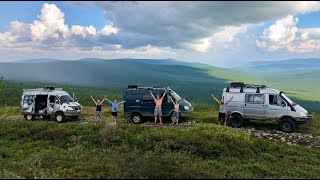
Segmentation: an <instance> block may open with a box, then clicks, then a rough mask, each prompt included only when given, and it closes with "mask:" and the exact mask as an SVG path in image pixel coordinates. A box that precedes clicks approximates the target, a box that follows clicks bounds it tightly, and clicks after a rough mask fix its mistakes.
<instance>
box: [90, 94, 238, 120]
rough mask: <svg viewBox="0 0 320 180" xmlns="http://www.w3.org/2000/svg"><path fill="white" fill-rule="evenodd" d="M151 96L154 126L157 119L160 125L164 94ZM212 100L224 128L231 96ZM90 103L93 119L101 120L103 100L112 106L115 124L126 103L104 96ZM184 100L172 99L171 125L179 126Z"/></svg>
mask: <svg viewBox="0 0 320 180" xmlns="http://www.w3.org/2000/svg"><path fill="white" fill-rule="evenodd" d="M150 94H151V96H152V97H153V100H154V102H155V104H156V105H155V109H154V124H156V123H157V119H158V117H159V121H160V124H163V123H162V108H161V107H162V101H163V99H164V97H165V95H166V92H164V94H163V95H162V97H161V98H160V96H159V95H156V96H155V95H154V94H152V92H151V91H150ZM212 97H213V99H214V100H215V101H216V102H217V103H218V104H219V105H220V107H219V115H218V123H219V124H221V123H224V126H226V123H227V121H226V110H225V108H226V106H227V105H228V103H229V102H230V101H231V100H232V99H233V96H232V97H231V98H230V99H229V100H228V101H226V102H225V101H224V100H223V99H221V100H220V101H219V100H218V99H217V98H216V97H215V96H214V95H212ZM91 98H92V101H93V102H94V103H95V104H96V114H95V118H96V119H98V118H99V119H102V116H101V110H102V109H101V105H102V104H103V102H104V101H105V100H107V101H108V102H109V104H110V105H111V106H112V109H111V116H112V119H113V122H115V123H117V116H118V109H119V106H121V105H122V104H123V103H125V102H126V101H121V102H118V101H117V99H116V98H114V100H113V102H112V101H110V100H109V99H108V98H107V97H106V96H104V98H103V99H102V100H101V101H100V100H99V99H98V100H97V101H96V100H95V99H94V98H93V97H92V96H91ZM184 100H185V99H184V98H183V99H182V100H181V101H180V102H175V101H174V100H173V99H172V98H171V101H172V103H173V105H174V109H173V113H172V116H171V121H172V125H174V124H175V123H176V125H178V124H179V117H180V110H179V109H180V104H181V103H182V102H183V101H184Z"/></svg>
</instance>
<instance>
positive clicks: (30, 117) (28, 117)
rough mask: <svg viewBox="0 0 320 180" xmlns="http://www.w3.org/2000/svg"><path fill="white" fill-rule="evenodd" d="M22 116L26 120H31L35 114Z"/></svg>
mask: <svg viewBox="0 0 320 180" xmlns="http://www.w3.org/2000/svg"><path fill="white" fill-rule="evenodd" d="M24 118H25V119H26V120H28V121H32V120H34V119H35V116H34V115H24Z"/></svg>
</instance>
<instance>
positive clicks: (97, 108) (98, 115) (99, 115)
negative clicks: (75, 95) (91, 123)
mask: <svg viewBox="0 0 320 180" xmlns="http://www.w3.org/2000/svg"><path fill="white" fill-rule="evenodd" d="M106 98H107V97H106V96H104V98H103V99H102V101H100V100H99V99H98V100H97V101H96V100H94V98H93V97H92V96H91V99H92V101H93V102H94V103H95V104H96V114H95V119H96V120H98V118H99V120H101V119H102V116H101V110H102V109H101V105H102V103H103V101H104V100H105V99H106Z"/></svg>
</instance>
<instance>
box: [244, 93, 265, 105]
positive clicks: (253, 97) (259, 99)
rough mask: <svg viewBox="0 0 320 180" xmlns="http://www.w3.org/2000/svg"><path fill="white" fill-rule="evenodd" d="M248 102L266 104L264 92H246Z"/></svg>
mask: <svg viewBox="0 0 320 180" xmlns="http://www.w3.org/2000/svg"><path fill="white" fill-rule="evenodd" d="M246 103H253V104H264V94H246Z"/></svg>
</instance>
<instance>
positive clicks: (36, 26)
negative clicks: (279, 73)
mask: <svg viewBox="0 0 320 180" xmlns="http://www.w3.org/2000/svg"><path fill="white" fill-rule="evenodd" d="M38 18H39V20H35V21H34V23H33V24H31V33H32V38H33V39H34V40H36V41H37V40H39V41H42V40H45V39H48V38H55V39H59V38H64V39H66V38H67V37H68V34H69V28H68V26H67V25H66V24H65V23H64V13H63V12H61V10H60V9H59V8H58V7H57V6H56V5H54V4H47V3H45V4H44V5H43V7H42V9H41V14H40V16H38Z"/></svg>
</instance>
